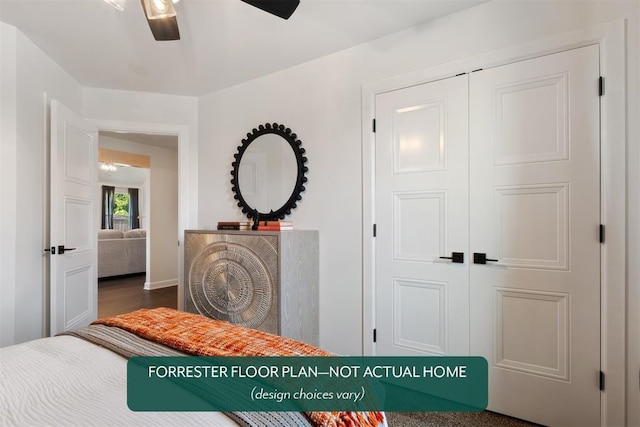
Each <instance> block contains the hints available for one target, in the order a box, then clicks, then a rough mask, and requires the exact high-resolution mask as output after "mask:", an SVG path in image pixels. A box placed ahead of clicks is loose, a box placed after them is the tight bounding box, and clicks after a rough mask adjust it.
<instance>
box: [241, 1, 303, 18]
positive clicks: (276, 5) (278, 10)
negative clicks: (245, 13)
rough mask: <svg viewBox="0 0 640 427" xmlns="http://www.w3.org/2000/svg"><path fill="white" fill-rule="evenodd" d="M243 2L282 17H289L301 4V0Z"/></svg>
mask: <svg viewBox="0 0 640 427" xmlns="http://www.w3.org/2000/svg"><path fill="white" fill-rule="evenodd" d="M242 1H243V2H245V3H247V4H250V5H251V6H255V7H257V8H258V9H262V10H264V11H265V12H268V13H271V14H272V15H276V16H279V17H280V18H282V19H289V17H290V16H291V15H292V14H293V12H294V11H295V10H296V8H297V7H298V5H299V4H300V0H242Z"/></svg>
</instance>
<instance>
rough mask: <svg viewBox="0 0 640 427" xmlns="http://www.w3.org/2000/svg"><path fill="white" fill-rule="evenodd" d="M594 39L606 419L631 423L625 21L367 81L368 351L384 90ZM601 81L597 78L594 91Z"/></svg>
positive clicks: (369, 350) (368, 349)
mask: <svg viewBox="0 0 640 427" xmlns="http://www.w3.org/2000/svg"><path fill="white" fill-rule="evenodd" d="M594 44H597V45H599V47H600V70H601V74H602V76H603V77H605V79H606V94H605V96H603V97H602V98H601V104H600V119H601V130H600V131H601V168H602V175H601V183H600V185H601V221H602V223H603V224H605V226H606V230H607V233H606V242H605V244H604V245H603V247H602V252H601V253H602V255H601V263H602V270H601V271H602V277H601V311H602V317H601V361H602V362H601V363H602V371H603V372H604V373H605V374H606V379H607V381H606V388H605V390H604V391H603V392H602V399H601V406H602V408H601V409H602V410H601V414H602V418H601V425H625V409H626V402H625V399H626V389H625V387H626V378H627V372H626V340H627V337H628V336H629V333H636V334H637V333H638V332H639V331H638V329H637V328H636V329H635V330H631V329H630V330H629V331H627V328H626V313H627V312H626V310H630V309H636V310H637V309H640V307H637V306H636V307H635V308H634V307H633V306H631V303H629V306H628V305H627V300H626V295H627V288H626V271H627V270H626V268H627V262H626V210H627V199H626V193H627V191H626V157H625V153H626V107H625V102H626V100H625V91H626V87H625V82H626V79H625V76H626V68H625V23H624V21H623V20H619V21H613V22H610V23H605V24H601V25H597V26H593V27H588V28H585V29H582V30H578V31H573V32H569V33H565V34H560V35H557V36H553V37H549V38H545V39H541V40H537V41H533V42H530V43H527V44H524V45H519V46H513V47H509V48H506V49H501V50H497V51H493V52H489V53H484V54H481V55H477V56H472V57H467V58H463V59H460V60H457V61H453V62H449V63H446V64H441V65H437V66H434V67H431V68H427V69H423V70H418V71H415V72H411V73H407V74H403V75H400V76H396V77H391V78H388V79H385V80H381V81H377V82H372V83H368V84H365V85H363V86H362V156H363V157H362V165H363V166H362V173H363V177H362V179H363V200H362V208H363V209H362V212H363V218H362V226H363V229H362V236H363V242H362V247H363V271H362V275H363V294H362V297H363V301H362V310H363V322H362V326H363V330H362V337H363V342H362V351H363V354H364V355H373V354H374V350H375V347H374V344H373V340H372V339H371V338H372V331H373V329H374V327H375V323H374V320H375V315H376V313H375V239H373V238H372V237H371V236H372V233H371V230H372V229H373V224H375V217H374V209H375V204H374V203H375V199H374V194H375V187H374V185H375V183H374V179H373V177H374V175H375V134H374V133H373V132H372V126H371V123H372V121H373V119H374V118H375V108H374V107H375V97H376V95H377V94H380V93H384V92H388V91H392V90H397V89H401V88H404V87H409V86H414V85H418V84H422V83H428V82H432V81H436V80H439V79H443V78H448V77H452V76H455V75H457V74H460V73H469V72H472V71H473V70H476V69H478V68H484V69H486V68H491V67H496V66H500V65H505V64H509V63H513V62H518V61H522V60H525V59H531V58H535V57H539V56H544V55H549V54H553V53H558V52H562V51H566V50H570V49H575V48H579V47H584V46H589V45H594ZM596 87H597V86H596V82H594V90H596ZM623 307H626V310H625V309H623ZM629 378H631V373H629ZM636 380H637V379H636ZM594 381H596V380H595V379H594Z"/></svg>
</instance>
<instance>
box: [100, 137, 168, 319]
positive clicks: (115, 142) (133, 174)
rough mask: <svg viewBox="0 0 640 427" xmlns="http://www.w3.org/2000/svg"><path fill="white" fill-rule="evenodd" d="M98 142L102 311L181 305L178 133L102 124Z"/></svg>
mask: <svg viewBox="0 0 640 427" xmlns="http://www.w3.org/2000/svg"><path fill="white" fill-rule="evenodd" d="M98 146H99V153H100V154H99V165H98V167H99V169H98V170H99V173H98V185H99V190H98V194H101V199H102V200H101V218H100V221H98V224H99V225H100V229H99V230H97V233H98V279H99V281H98V317H105V316H111V315H116V314H121V313H125V312H130V311H134V310H137V309H140V308H154V307H160V306H163V307H171V308H177V299H178V289H177V288H178V276H179V274H178V270H179V268H178V260H179V253H178V246H177V245H176V244H175V237H176V235H177V234H178V137H177V136H176V135H156V134H147V133H133V132H131V133H128V132H127V133H124V132H114V131H100V132H99V138H98ZM172 243H173V244H172Z"/></svg>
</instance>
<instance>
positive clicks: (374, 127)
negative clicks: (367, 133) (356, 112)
mask: <svg viewBox="0 0 640 427" xmlns="http://www.w3.org/2000/svg"><path fill="white" fill-rule="evenodd" d="M375 132H376V119H373V133H375Z"/></svg>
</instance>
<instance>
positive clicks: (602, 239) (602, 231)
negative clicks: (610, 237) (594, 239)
mask: <svg viewBox="0 0 640 427" xmlns="http://www.w3.org/2000/svg"><path fill="white" fill-rule="evenodd" d="M600 243H604V224H600Z"/></svg>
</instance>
